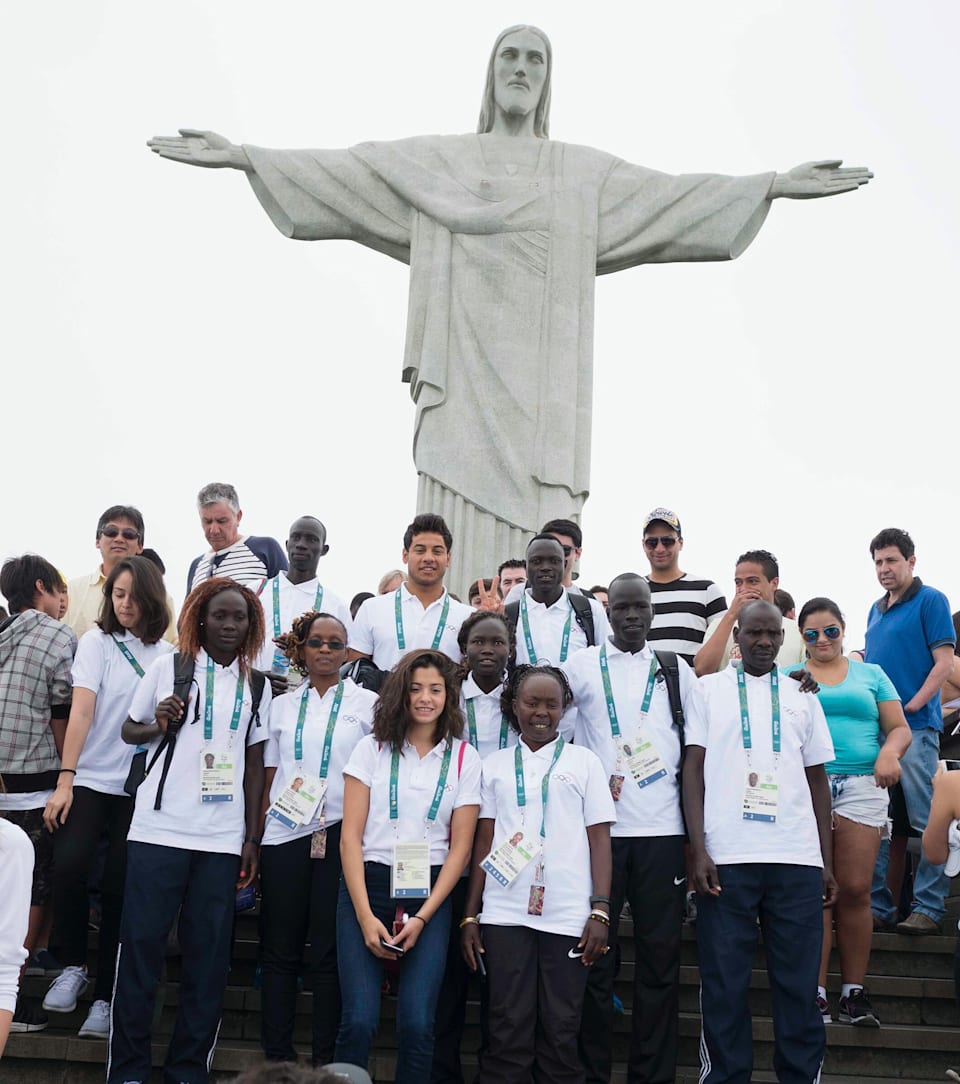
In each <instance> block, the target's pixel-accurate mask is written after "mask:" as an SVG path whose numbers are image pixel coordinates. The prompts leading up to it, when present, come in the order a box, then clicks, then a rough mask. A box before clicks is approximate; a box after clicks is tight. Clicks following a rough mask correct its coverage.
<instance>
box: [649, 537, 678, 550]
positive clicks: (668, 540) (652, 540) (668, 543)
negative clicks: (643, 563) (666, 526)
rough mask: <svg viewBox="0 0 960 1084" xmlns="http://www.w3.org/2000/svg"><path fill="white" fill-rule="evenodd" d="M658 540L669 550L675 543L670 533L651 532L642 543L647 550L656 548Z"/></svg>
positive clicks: (674, 538)
mask: <svg viewBox="0 0 960 1084" xmlns="http://www.w3.org/2000/svg"><path fill="white" fill-rule="evenodd" d="M658 542H659V543H662V544H663V546H664V548H665V549H668V550H669V549H672V548H673V547H674V546H675V545H676V544H677V539H676V537H675V536H674V535H672V534H661V535H656V534H651V535H648V536H647V537H646V538H645V539H644V540H643V544H644V545H645V546H646V547H647V549H648V550H655V549H656V548H657V543H658Z"/></svg>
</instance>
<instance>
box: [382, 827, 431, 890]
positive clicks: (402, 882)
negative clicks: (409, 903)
mask: <svg viewBox="0 0 960 1084" xmlns="http://www.w3.org/2000/svg"><path fill="white" fill-rule="evenodd" d="M390 895H391V897H392V898H393V899H395V900H397V899H426V898H427V896H429V895H430V844H429V842H428V841H427V840H421V841H420V842H419V843H395V844H394V845H393V864H392V865H391V867H390Z"/></svg>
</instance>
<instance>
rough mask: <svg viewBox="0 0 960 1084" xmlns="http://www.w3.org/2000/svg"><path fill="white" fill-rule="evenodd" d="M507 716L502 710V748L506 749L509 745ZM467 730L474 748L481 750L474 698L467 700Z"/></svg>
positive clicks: (500, 746)
mask: <svg viewBox="0 0 960 1084" xmlns="http://www.w3.org/2000/svg"><path fill="white" fill-rule="evenodd" d="M508 725H509V724H508V723H507V717H506V716H505V715H504V714H503V712H502V711H501V712H500V745H499V748H500V749H506V747H507V729H508ZM467 731H468V737H469V738H470V744H471V745H472V746H473V747H474V749H477V750H479V748H480V747H479V745H478V744H477V743H478V739H477V709H476V708H475V707H474V705H473V700H472V699H471V700H468V701H467Z"/></svg>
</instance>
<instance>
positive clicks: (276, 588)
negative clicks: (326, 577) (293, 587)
mask: <svg viewBox="0 0 960 1084" xmlns="http://www.w3.org/2000/svg"><path fill="white" fill-rule="evenodd" d="M322 605H323V585H322V584H319V583H318V584H317V597H316V599H314V603H313V608H314V610H319V609H320V607H321V606H322ZM282 632H283V629H282V628H280V577H279V576H274V578H273V635H274V636H280V635H281V633H282Z"/></svg>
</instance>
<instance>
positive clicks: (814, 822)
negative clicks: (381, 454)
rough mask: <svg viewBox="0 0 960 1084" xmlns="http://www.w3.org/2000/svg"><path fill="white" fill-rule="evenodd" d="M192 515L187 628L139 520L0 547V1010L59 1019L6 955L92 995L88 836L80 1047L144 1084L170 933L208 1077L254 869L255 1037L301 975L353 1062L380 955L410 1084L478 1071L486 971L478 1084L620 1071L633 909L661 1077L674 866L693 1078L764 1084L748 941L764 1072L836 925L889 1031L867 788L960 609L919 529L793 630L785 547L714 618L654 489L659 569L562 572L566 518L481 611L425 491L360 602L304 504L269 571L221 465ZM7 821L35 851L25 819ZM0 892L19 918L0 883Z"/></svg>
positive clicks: (910, 929) (930, 905)
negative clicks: (382, 579) (96, 923)
mask: <svg viewBox="0 0 960 1084" xmlns="http://www.w3.org/2000/svg"><path fill="white" fill-rule="evenodd" d="M198 507H199V511H200V516H201V521H202V524H203V527H204V532H205V534H206V537H207V540H208V542H209V544H210V550H209V552H208V553H206V554H204V555H202V556H201V557H199V558H198V559H197V560H196V561H195V562H194V563H193V565H192V566H191V571H190V578H189V583H188V588H189V594H188V595H187V598H186V601H185V603H184V605H183V607H182V609H181V611H180V614H179V617H178V619H177V620H176V622H174V621H173V613H172V610H171V606H170V602H169V599H168V595H167V592H166V588H165V586H164V583H163V578H162V575H161V571H160V568H158V565H157V564H156V563H155V561H153V560H151V559H150V558H148V557H146V556H144V555H143V552H142V551H143V542H144V528H143V521H142V518H141V517H140V514H139V512H137V510H136V509H133V508H129V507H124V506H115V507H113V508H111V509H108V510H107V511H106V512H105V513H104V516H103V517H101V519H100V521H99V523H98V526H97V547H98V549H99V550H100V554H101V556H102V558H103V560H102V564H101V567H100V569H99V570H98V574H97V575H95V576H90V577H81V579H80V580H78V581H72V582H71V583H70V584H69V585H68V584H66V583H65V582H64V580H63V578H62V577H61V575H60V573H59V572H58V571H57V570H56V568H55V567H54V566H53V565H52V564H50V563H49V562H47V561H46V560H44V559H43V558H41V557H37V556H32V555H27V556H24V557H19V558H13V559H11V560H9V561H7V562H6V563H5V564H4V566H3V570H2V575H0V590H2V592H3V594H4V596H5V597H6V599H7V601H8V604H9V608H10V613H11V616H10V617H9V618H8V619H7V620H6V621H5V622H4V623H3V624H2V625H0V772H2V778H3V781H4V784H5V793H3V794H0V811H2V814H3V817H4V818H6V822H7V824H4V822H3V821H0V826H3V829H4V832H3V833H0V848H4V849H6V848H8V847H10V848H12V849H16V847H17V846H19V849H20V853H23V852H24V851H25V850H26V851H32V854H30V855H29V857H30V859H32V866H33V876H32V880H31V879H29V878H27V877H25V876H24V875H23V874H21V876H20V880H21V881H22V882H23V881H25V880H30V883H29V884H26V885H24V891H29V893H30V903H31V906H30V912H29V926H28V928H27V930H26V937H25V938H23V937H22V936H21V938H20V941H21V943H24V944H25V946H26V947H25V949H23V950H21V949H20V946H19V944H17V945H16V946H15V963H14V964H13V966H12V972H13V981H11V979H10V973H11V966H10V964H9V959H7V958H6V957H5V956H4V952H3V950H4V947H5V946H4V945H2V944H0V1022H4V1023H6V1024H7V1025H8V1026H11V1027H12V1028H13V1029H14V1030H21V1031H27V1030H33V1029H34V1028H35V1027H40V1026H42V1021H41V1020H40V1018H39V1013H38V1010H37V1009H36V1008H35V1007H33V1006H30V1005H29V1004H27V1002H26V1000H25V999H23V998H21V999H19V1000H16V1002H15V991H16V982H15V978H16V971H17V968H18V966H19V963H20V961H21V960H22V959H23V958H24V956H26V955H27V953H29V958H28V960H27V963H28V966H32V968H33V969H34V971H35V973H40V974H43V973H46V974H48V975H50V977H51V978H52V980H53V981H52V983H51V986H50V989H49V990H48V992H47V995H46V997H45V999H44V1002H43V1008H44V1009H45V1010H46V1011H47V1012H71V1011H74V1010H75V1008H76V1006H77V1004H78V999H80V998H81V997H82V996H83V995H84V993H85V991H86V989H87V987H88V985H89V983H90V981H91V980H90V978H89V977H88V974H87V966H86V963H87V936H88V892H87V889H88V886H89V884H90V882H91V880H92V878H93V872H92V871H93V869H94V866H95V863H96V859H97V855H98V850H99V851H100V852H101V854H103V855H104V857H103V865H102V869H101V870H100V872H99V875H98V876H99V891H100V897H101V918H100V942H99V953H98V962H97V967H96V976H95V980H94V991H93V994H94V1000H93V1002H92V1004H91V1007H90V1009H89V1012H88V1014H87V1018H86V1020H85V1022H84V1025H83V1027H82V1028H81V1032H80V1033H81V1035H89V1036H105V1037H107V1038H108V1040H109V1042H108V1064H107V1081H108V1084H134V1082H136V1084H146V1081H147V1080H148V1079H149V1078H150V1072H151V1056H150V1031H151V1022H152V1019H153V1011H154V1003H155V997H156V990H157V986H158V983H159V981H160V977H161V970H162V966H163V960H164V954H165V950H166V946H167V939H168V935H169V933H170V931H171V929H172V928H174V927H176V930H177V934H178V938H179V943H180V946H181V950H182V954H183V965H182V977H181V982H180V992H179V999H178V1007H177V1017H176V1024H175V1028H174V1032H173V1035H172V1037H171V1040H170V1043H169V1047H168V1052H167V1057H166V1064H165V1068H164V1073H165V1079H167V1080H169V1081H171V1082H187V1084H201V1082H204V1081H206V1080H207V1079H208V1071H209V1066H210V1064H211V1062H212V1056H213V1051H214V1048H215V1044H216V1039H217V1033H218V1029H219V1022H220V1016H221V1010H222V1005H223V997H224V991H225V988H226V984H227V976H228V972H229V967H230V958H231V949H232V940H233V924H234V913H235V908H236V898H237V893H238V891H240V890H243V889H245V888H248V886H251V885H254V884H255V883H258V884H259V890H260V900H261V903H260V906H261V927H260V928H261V965H262V981H263V998H262V1043H263V1049H264V1053H265V1055H266V1057H267V1059H269V1060H273V1061H290V1060H295V1059H296V1057H297V1054H296V1050H295V1047H294V1039H293V1037H294V1018H295V1003H296V996H297V990H298V981H299V978H300V975H301V973H302V972H303V971H304V970H305V971H306V977H307V980H308V983H309V985H310V988H311V989H312V991H313V1031H312V1059H313V1062H314V1064H316V1065H322V1064H326V1063H328V1062H331V1061H337V1062H347V1063H351V1064H354V1065H359V1066H366V1065H367V1063H368V1060H369V1056H370V1052H371V1050H372V1048H373V1044H374V1042H375V1040H376V1036H377V1032H378V1028H379V1022H380V1006H381V996H382V994H381V991H382V987H383V982H384V976H385V973H386V974H391V975H393V977H394V979H395V981H396V988H397V1012H396V1019H397V1064H396V1080H397V1081H398V1084H422V1082H424V1081H430V1080H432V1081H434V1082H436V1084H441V1082H446V1081H462V1080H463V1070H462V1067H461V1064H460V1047H461V1040H462V1036H463V1029H464V1016H465V1007H466V1002H467V992H468V991H467V988H468V983H469V976H470V974H471V973H477V974H479V975H480V976H481V977H482V979H483V987H482V989H483V995H482V1016H483V1022H482V1043H481V1049H480V1052H479V1065H480V1068H479V1076H478V1078H477V1079H478V1080H479V1081H480V1082H481V1084H492V1082H494V1081H496V1082H497V1084H514V1082H516V1084H528V1082H530V1081H531V1080H540V1081H551V1082H565V1081H569V1082H585V1081H588V1082H590V1084H594V1082H601V1081H603V1082H606V1081H608V1080H609V1079H610V1074H611V1068H612V1063H611V1033H612V1020H613V1013H614V980H615V977H616V974H617V971H618V967H619V952H618V929H619V923H620V918H621V912H622V911H623V910H624V905H625V904H629V907H630V913H631V916H632V922H633V930H634V943H635V962H634V974H633V1003H632V1009H631V1041H630V1054H629V1068H628V1079H629V1080H630V1081H631V1082H640V1081H644V1082H661V1081H663V1082H666V1081H672V1080H673V1079H674V1076H675V1067H676V1059H677V1046H678V996H679V974H680V937H681V926H682V921H683V916H684V910H685V906H686V905H687V897H688V890H689V891H690V892H696V916H697V917H696V923H697V953H698V961H699V968H700V976H701V984H702V985H701V1009H702V1035H701V1043H700V1050H701V1060H702V1066H703V1074H702V1077H701V1079H702V1080H703V1081H705V1082H706V1084H717V1082H720V1081H746V1080H748V1079H749V1076H750V1071H751V1067H752V1036H751V1024H750V1014H749V1010H748V1005H747V1001H748V992H749V987H750V979H751V973H752V968H753V959H754V951H755V947H756V944H757V939H758V933H762V937H763V942H764V946H765V949H766V958H767V967H768V971H769V974H770V983H771V988H772V992H773V999H772V1005H773V1017H774V1029H775V1035H776V1055H775V1066H776V1070H777V1074H778V1078H779V1079H780V1080H782V1081H796V1082H800V1081H805V1082H810V1081H813V1080H815V1079H816V1078H817V1076H818V1073H819V1071H820V1066H821V1064H822V1060H823V1053H824V1022H825V1021H829V1020H830V1018H831V1006H830V1002H829V999H828V992H827V990H826V974H827V966H828V959H829V955H830V949H831V944H832V941H833V936H834V926H835V928H836V941H837V946H838V950H839V956H840V970H841V981H842V988H841V990H840V991H839V994H840V998H839V1003H838V1009H839V1017H840V1020H841V1021H844V1022H847V1023H850V1024H854V1025H858V1026H877V1025H878V1024H879V1019H878V1016H877V1013H876V1012H875V1011H874V1009H873V1007H872V1005H871V1003H870V1000H869V995H868V991H867V990H866V989H865V985H864V983H865V979H866V974H867V965H868V958H869V951H870V941H871V936H872V933H873V929H874V927H875V925H877V924H881V925H882V924H889V923H891V922H892V921H894V920H895V919H896V918H897V914H896V907H897V904H896V902H895V901H894V899H893V897H892V896H891V895H890V889H889V885H888V880H889V878H888V864H889V855H888V851H889V847H890V843H889V840H888V839H887V824H888V790H887V788H888V787H893V786H895V785H896V787H897V788H898V792H899V793H902V798H903V807H904V810H905V817H906V820H907V822H908V823H909V825H910V826H912V828H913V829H915V830H918V831H919V830H922V829H923V828H924V827H925V825H926V818H927V815H928V813H929V809H930V801H931V790H932V784H931V782H930V780H931V778H932V777H933V775H934V772H935V769H936V762H937V759H938V756H939V751H938V749H939V745H938V734H939V731H940V730H941V729H942V724H941V710H940V691H941V687H942V686H944V685H945V684H946V683H948V682H949V681H950V679H951V678H953V677H955V676H956V675H955V674H954V658H955V656H954V647H955V644H956V634H955V630H954V624H953V621H952V620H951V616H950V610H949V605H948V603H947V600H946V598H945V597H944V596H943V595H942V594H941V593H939V592H937V591H935V590H934V589H932V588H930V587H927V586H926V585H922V584H921V583H920V581H919V580H918V579H917V578H915V577H914V576H913V567H914V563H915V556H914V552H913V543H912V541H911V540H910V538H909V536H908V535H907V534H906V533H905V532H903V531H899V530H895V529H889V530H886V531H882V532H881V533H880V534H879V535H877V537H876V538H874V539H873V541H872V543H871V547H870V548H871V553H872V556H873V559H874V562H875V565H876V568H877V574H878V576H879V579H880V583H881V586H882V587H883V589H884V592H885V593H884V596H883V597H882V598H881V599H880V600H879V601H878V602H877V603H876V604H875V606H874V607H873V609H872V611H871V614H870V618H869V622H868V628H867V633H866V642H865V645H863V647H864V649H863V651H862V652H861V653H859V654H858V653H851V654H850V655H847V654H845V653H844V644H843V634H844V619H843V616H842V613H841V610H840V608H839V607H838V605H837V603H835V602H834V601H832V600H831V599H827V598H815V599H811V600H810V601H809V602H807V603H806V604H805V605H804V606H803V607H802V608H801V609H800V612H799V614H798V615H797V617H796V619H792V618H791V619H785V618H784V615H783V613H782V612H781V609H780V608H779V607H778V606H777V605H776V603H775V593H776V592H777V589H778V587H779V578H778V569H777V565H776V560H775V558H774V557H773V556H772V554H770V553H769V552H767V551H765V550H752V551H748V552H746V553H744V554H743V555H742V556H741V557H740V558H739V559H738V561H737V564H736V569H735V577H734V583H735V594H734V596H733V600H732V602H731V604H730V606H729V607H728V606H727V604H726V602H725V599H724V597H723V593H722V591H721V590H720V589H719V588H717V586H716V585H715V584H714V583H713V582H711V581H709V580H699V579H696V578H694V577H692V576H688V575H687V574H686V573H683V572H681V571H680V569H679V556H680V553H681V551H682V547H683V536H682V532H681V527H680V522H679V520H678V518H677V517H676V515H675V514H674V513H673V512H672V511H670V510H669V509H665V508H658V509H655V510H653V511H652V512H651V513H650V515H649V516H648V517H647V520H646V523H645V527H644V540H643V544H644V549H645V552H646V554H647V556H648V558H649V564H650V570H649V572H648V573H647V574H646V575H641V574H639V573H636V572H624V573H622V574H620V575H618V576H616V577H614V579H613V580H612V581H611V582H610V583H609V584H608V585H606V587H604V588H599V587H598V588H597V589H595V591H594V592H593V595H591V593H589V592H583V591H581V590H580V589H578V588H577V586H576V584H575V582H574V581H573V579H572V572H573V567H574V564H575V562H576V560H577V559H578V558H579V556H580V551H581V546H582V537H581V535H580V531H579V527H578V526H577V525H576V524H575V523H573V522H571V521H567V520H560V521H553V522H552V523H550V524H545V525H544V530H543V531H542V532H541V533H540V534H538V535H536V536H535V537H534V538H533V539H532V541H531V542H530V543H529V545H528V547H527V551H526V554H525V556H524V558H522V559H520V558H514V559H511V560H508V561H506V562H505V564H504V566H501V572H503V573H506V574H508V575H509V578H511V579H513V580H514V583H513V585H512V586H511V589H510V590H509V591H504V592H503V594H501V582H500V580H499V577H498V578H494V579H493V581H492V582H481V583H480V584H479V586H478V590H477V592H476V599H475V605H474V606H469V605H467V604H464V603H462V602H460V601H458V600H456V599H455V598H454V597H453V596H452V595H451V594H450V593H449V592H448V591H447V589H446V588H445V586H444V582H443V581H444V575H445V572H446V570H447V567H448V565H449V561H450V554H451V550H452V548H453V539H452V537H451V534H450V531H449V530H448V528H447V525H446V524H445V523H444V521H443V519H441V518H440V517H439V516H435V515H419V516H417V517H416V518H415V519H414V521H413V523H411V524H410V526H409V527H408V528H407V531H406V532H405V534H404V537H403V546H402V556H403V563H404V565H405V570H404V571H403V578H402V581H401V582H399V583H398V584H388V585H385V590H384V591H383V593H380V594H376V595H373V594H371V595H369V596H368V597H365V598H364V599H363V600H359V599H355V600H354V603H353V605H352V606H350V607H348V606H347V605H345V604H344V603H343V602H342V601H341V600H340V599H339V598H337V597H336V596H335V595H334V594H333V592H332V591H330V590H329V589H328V588H327V587H326V585H324V584H322V583H321V581H320V580H319V578H318V575H317V573H318V563H319V560H320V558H321V557H322V556H323V555H324V553H325V552H326V550H327V546H326V532H325V529H324V527H323V525H322V523H320V521H319V520H316V519H314V518H313V517H309V516H305V517H301V518H300V519H298V520H296V521H295V522H294V524H293V525H292V527H291V530H290V533H289V538H288V540H287V543H286V547H285V548H286V558H284V555H283V550H282V549H281V547H279V545H277V543H275V542H274V541H273V540H272V539H264V538H257V537H254V536H242V535H241V534H240V532H239V522H240V517H241V512H240V508H239V502H238V501H237V498H236V492H235V491H234V490H233V488H232V487H230V486H224V485H220V484H214V485H211V486H208V487H205V489H204V490H202V491H201V493H200V495H199V498H198ZM504 578H505V579H506V578H507V577H506V576H505V577H504ZM594 596H595V597H594ZM94 601H96V603H97V604H96V606H95V607H94V605H93V603H94ZM84 614H85V615H86V618H85V620H86V627H81V626H82V625H83V620H82V618H83V615H84ZM64 616H66V623H64V622H63V621H61V618H63V617H64ZM77 633H80V634H81V635H80V640H79V645H78V643H77V638H76V634H77ZM948 687H949V686H948ZM955 693H956V694H960V689H956V690H955ZM11 823H12V824H15V825H18V826H19V828H21V829H22V830H23V832H24V833H25V834H26V837H28V838H29V843H27V842H26V839H22V840H21V841H20V843H19V844H17V843H14V842H8V841H7V836H6V833H8V832H9V831H10V830H11V829H10V827H9V825H10V824H11ZM104 852H105V854H104ZM895 853H896V852H895ZM29 866H30V863H28V862H24V864H23V865H22V866H21V867H19V868H20V869H21V870H24V869H29ZM10 868H11V869H12V868H13V867H12V866H11V867H10ZM946 887H947V877H946V874H945V872H944V865H943V864H942V863H941V864H939V865H936V864H933V863H931V862H928V861H926V860H924V861H922V862H921V864H920V866H919V868H918V870H917V871H916V873H915V879H914V900H913V904H912V906H911V908H910V914H909V915H907V916H905V917H904V919H903V921H901V922H900V923H899V926H898V927H897V928H898V929H899V930H900V931H901V932H903V933H908V934H909V933H912V934H923V933H926V932H929V931H930V928H932V929H937V928H938V925H937V924H938V921H939V919H940V918H941V917H942V915H943V909H944V897H945V895H946ZM4 889H5V897H6V896H9V899H7V898H4V899H3V900H0V911H2V910H4V909H9V908H12V907H13V906H14V904H15V900H14V898H13V897H14V896H15V895H16V893H14V892H12V891H11V892H10V893H7V892H6V884H5V885H4ZM871 890H872V898H873V905H872V913H871ZM51 922H52V928H51ZM928 923H929V926H928ZM8 927H9V924H8V925H4V924H3V923H0V942H2V941H3V936H4V933H3V931H4V930H6V929H7V928H8ZM4 964H7V965H8V966H7V970H6V972H4V971H3V970H2V968H3V965H4ZM14 1002H15V1003H14ZM0 1038H2V1033H0Z"/></svg>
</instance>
